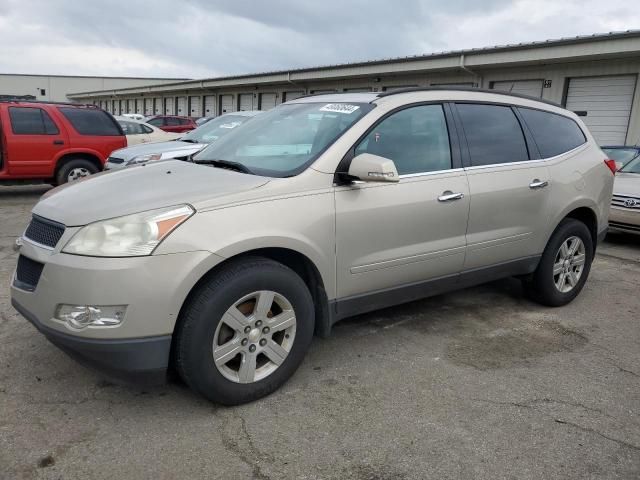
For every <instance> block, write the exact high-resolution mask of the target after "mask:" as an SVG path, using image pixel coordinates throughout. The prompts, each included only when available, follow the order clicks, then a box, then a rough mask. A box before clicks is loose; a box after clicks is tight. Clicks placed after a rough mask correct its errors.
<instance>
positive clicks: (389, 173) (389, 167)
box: [349, 153, 400, 182]
mask: <svg viewBox="0 0 640 480" xmlns="http://www.w3.org/2000/svg"><path fill="white" fill-rule="evenodd" d="M349 176H350V177H353V178H357V179H358V180H362V181H363V182H398V181H400V177H399V176H398V170H397V169H396V165H395V163H393V160H390V159H388V158H384V157H379V156H378V155H373V154H371V153H361V154H360V155H356V156H355V157H354V158H353V160H351V166H349Z"/></svg>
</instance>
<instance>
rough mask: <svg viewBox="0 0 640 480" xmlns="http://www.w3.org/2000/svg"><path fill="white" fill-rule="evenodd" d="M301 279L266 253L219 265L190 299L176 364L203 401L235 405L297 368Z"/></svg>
mask: <svg viewBox="0 0 640 480" xmlns="http://www.w3.org/2000/svg"><path fill="white" fill-rule="evenodd" d="M313 324H314V308H313V301H312V298H311V294H310V293H309V290H308V289H307V286H306V285H305V283H304V282H303V281H302V279H301V278H300V277H299V276H298V275H297V274H296V273H295V272H293V271H292V270H291V269H289V268H288V267H286V266H284V265H282V264H280V263H277V262H274V261H272V260H268V259H262V258H253V259H246V260H243V261H241V262H237V263H234V264H231V265H229V266H227V267H225V268H224V269H223V270H222V271H220V272H218V274H216V275H215V276H214V277H212V278H211V279H209V280H208V281H206V283H204V284H203V285H202V286H201V287H200V288H199V289H198V291H197V292H196V293H195V294H194V296H193V297H192V298H191V300H190V302H189V304H188V305H187V306H186V308H185V311H184V313H183V317H182V319H181V323H180V326H179V328H178V331H177V337H176V346H175V347H176V367H177V370H178V372H179V373H180V375H181V377H182V378H183V379H184V381H185V382H186V383H187V384H188V385H189V386H190V387H191V388H193V389H194V390H196V391H197V392H199V393H201V394H202V395H204V396H205V397H207V398H209V399H210V400H212V401H214V402H217V403H222V404H225V405H237V404H241V403H246V402H250V401H252V400H256V399H258V398H260V397H262V396H265V395H268V394H269V393H271V392H273V391H274V390H276V389H277V388H278V387H280V386H281V385H282V384H283V383H285V382H286V381H287V380H288V379H289V377H291V375H293V373H294V372H295V370H296V369H297V368H298V366H299V365H300V363H301V362H302V360H303V358H304V355H305V353H306V351H307V349H308V348H309V345H310V343H311V339H312V336H313Z"/></svg>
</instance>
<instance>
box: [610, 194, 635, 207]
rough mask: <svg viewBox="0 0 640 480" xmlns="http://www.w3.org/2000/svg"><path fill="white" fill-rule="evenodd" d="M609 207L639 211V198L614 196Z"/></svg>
mask: <svg viewBox="0 0 640 480" xmlns="http://www.w3.org/2000/svg"><path fill="white" fill-rule="evenodd" d="M611 205H612V206H614V207H621V208H629V209H637V210H640V197H634V196H631V195H619V194H614V195H613V198H612V199H611Z"/></svg>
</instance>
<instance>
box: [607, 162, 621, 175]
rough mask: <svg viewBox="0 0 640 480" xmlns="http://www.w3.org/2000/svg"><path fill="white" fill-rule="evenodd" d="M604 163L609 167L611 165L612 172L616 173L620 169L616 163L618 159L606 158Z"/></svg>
mask: <svg viewBox="0 0 640 480" xmlns="http://www.w3.org/2000/svg"><path fill="white" fill-rule="evenodd" d="M604 163H605V164H606V165H607V167H609V170H611V173H613V174H614V175H615V174H616V172H617V171H618V166H617V165H616V161H615V160H611V159H606V160H605V161H604Z"/></svg>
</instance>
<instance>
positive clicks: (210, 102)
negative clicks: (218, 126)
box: [204, 95, 216, 117]
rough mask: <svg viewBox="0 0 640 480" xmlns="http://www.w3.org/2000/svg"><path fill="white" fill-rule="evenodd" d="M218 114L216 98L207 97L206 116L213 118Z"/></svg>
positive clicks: (205, 100)
mask: <svg viewBox="0 0 640 480" xmlns="http://www.w3.org/2000/svg"><path fill="white" fill-rule="evenodd" d="M215 114H216V97H215V95H206V96H205V97H204V116H205V117H212V116H214V115H215Z"/></svg>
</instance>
